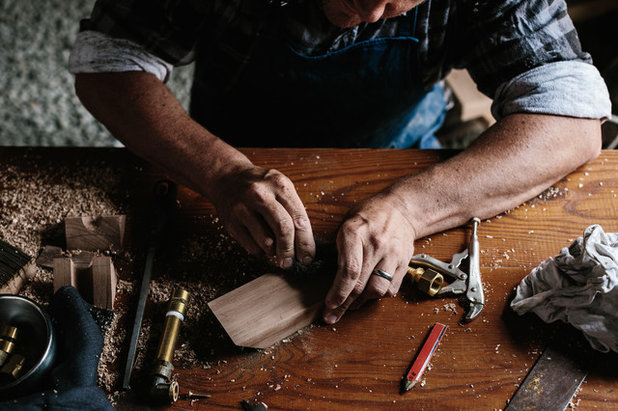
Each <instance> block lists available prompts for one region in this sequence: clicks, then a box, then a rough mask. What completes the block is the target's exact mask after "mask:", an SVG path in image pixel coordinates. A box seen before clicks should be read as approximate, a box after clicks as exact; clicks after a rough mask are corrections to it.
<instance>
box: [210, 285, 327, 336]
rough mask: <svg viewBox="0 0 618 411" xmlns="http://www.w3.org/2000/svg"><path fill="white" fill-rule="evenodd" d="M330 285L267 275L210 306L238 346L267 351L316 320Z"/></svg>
mask: <svg viewBox="0 0 618 411" xmlns="http://www.w3.org/2000/svg"><path fill="white" fill-rule="evenodd" d="M322 280H324V281H322ZM330 281H331V279H330V278H316V279H315V280H314V281H295V280H293V279H291V278H285V277H283V276H281V275H277V274H264V275H263V276H261V277H258V278H256V279H255V280H253V281H251V282H249V283H247V284H245V285H243V286H241V287H239V288H237V289H235V290H233V291H230V292H229V293H227V294H225V295H223V296H221V297H219V298H217V299H215V300H213V301H211V302H209V303H208V306H209V307H210V309H211V310H212V312H213V313H214V314H215V316H216V317H217V319H218V320H219V322H220V323H221V325H222V326H223V328H224V329H225V331H226V332H227V333H228V335H229V336H230V338H231V339H232V341H233V342H234V344H236V345H238V346H241V347H252V348H267V347H269V346H271V345H272V344H274V343H276V342H278V341H280V340H282V339H284V338H285V337H288V336H289V335H290V334H293V333H294V332H296V331H298V330H300V329H302V328H304V327H306V326H308V325H309V324H311V323H312V322H313V321H314V320H315V319H316V317H317V315H318V314H319V310H320V308H321V307H322V304H323V302H324V297H325V296H326V291H327V290H328V287H329V286H330Z"/></svg>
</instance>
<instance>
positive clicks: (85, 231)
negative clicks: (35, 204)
mask: <svg viewBox="0 0 618 411" xmlns="http://www.w3.org/2000/svg"><path fill="white" fill-rule="evenodd" d="M125 223H126V216H124V215H110V216H100V217H89V216H82V217H67V218H65V220H64V230H65V235H66V242H67V249H69V250H88V251H96V250H109V249H112V248H115V249H119V248H122V244H123V241H124V231H125Z"/></svg>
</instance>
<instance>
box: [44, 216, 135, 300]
mask: <svg viewBox="0 0 618 411" xmlns="http://www.w3.org/2000/svg"><path fill="white" fill-rule="evenodd" d="M125 221H126V216H124V215H120V216H100V217H67V218H66V219H65V221H64V228H65V235H66V246H67V250H71V251H75V250H79V252H78V253H74V255H73V256H71V257H65V256H57V257H54V258H53V269H54V292H55V291H57V290H58V289H59V288H60V287H63V286H65V285H72V286H73V287H75V288H77V289H78V290H79V293H80V294H81V296H82V297H83V298H84V299H85V300H86V301H89V302H90V303H92V305H94V306H95V307H100V308H105V309H108V310H113V308H114V297H115V295H116V284H117V282H118V279H117V276H116V271H115V269H114V264H113V262H112V259H111V257H108V256H101V255H98V254H97V253H96V252H99V251H104V250H114V249H120V248H122V244H123V240H124V232H125ZM52 253H53V251H52ZM58 254H59V253H58Z"/></svg>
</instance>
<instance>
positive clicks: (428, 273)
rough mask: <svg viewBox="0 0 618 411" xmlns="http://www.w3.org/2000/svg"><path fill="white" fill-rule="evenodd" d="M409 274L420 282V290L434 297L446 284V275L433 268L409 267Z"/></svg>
mask: <svg viewBox="0 0 618 411" xmlns="http://www.w3.org/2000/svg"><path fill="white" fill-rule="evenodd" d="M408 274H409V275H410V277H412V280H413V281H414V282H416V283H418V288H419V290H421V291H423V292H425V293H427V294H429V295H430V296H432V297H433V296H434V295H436V293H437V292H438V291H440V289H441V288H442V286H443V285H444V276H443V275H442V274H440V273H439V272H437V271H435V270H432V269H431V268H427V269H424V268H422V267H418V268H413V267H408Z"/></svg>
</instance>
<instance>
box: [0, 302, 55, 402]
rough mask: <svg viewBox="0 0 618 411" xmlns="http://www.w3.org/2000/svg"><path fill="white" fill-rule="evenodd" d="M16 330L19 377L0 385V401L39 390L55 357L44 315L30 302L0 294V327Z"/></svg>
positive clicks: (53, 336) (49, 322) (50, 328)
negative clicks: (20, 361) (20, 365)
mask: <svg viewBox="0 0 618 411" xmlns="http://www.w3.org/2000/svg"><path fill="white" fill-rule="evenodd" d="M1 325H10V326H13V327H17V329H18V330H19V335H18V337H17V341H16V343H15V351H14V353H18V354H21V355H23V356H24V357H25V361H24V365H23V367H22V372H21V375H20V376H19V377H18V378H17V379H15V380H13V381H9V382H6V381H5V382H4V383H2V382H0V398H8V397H11V398H14V397H16V396H18V395H23V394H27V393H29V392H30V391H34V390H36V389H38V388H39V384H40V383H41V382H42V379H43V377H44V376H45V374H46V373H47V371H49V369H50V368H51V366H52V364H53V362H54V358H55V355H56V337H55V334H54V329H53V327H52V323H51V320H50V318H49V316H48V315H47V313H45V311H43V310H42V309H41V307H39V306H38V304H36V303H35V302H34V301H32V300H30V299H28V298H26V297H21V296H18V295H9V294H0V326H1Z"/></svg>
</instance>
